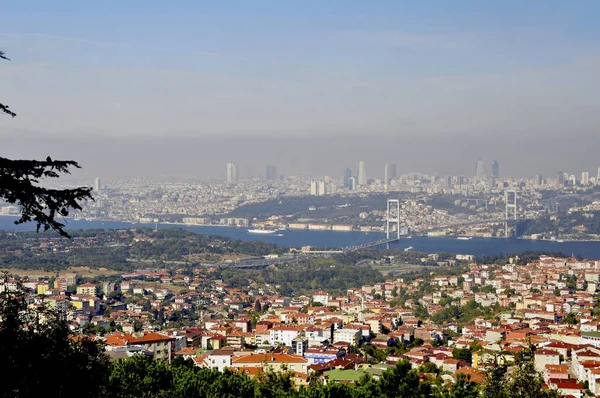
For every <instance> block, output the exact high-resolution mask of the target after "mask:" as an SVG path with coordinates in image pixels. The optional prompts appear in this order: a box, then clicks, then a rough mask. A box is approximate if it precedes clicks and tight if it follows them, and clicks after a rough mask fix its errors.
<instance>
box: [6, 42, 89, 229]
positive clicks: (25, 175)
mask: <svg viewBox="0 0 600 398" xmlns="http://www.w3.org/2000/svg"><path fill="white" fill-rule="evenodd" d="M0 58H2V59H5V60H8V58H7V57H6V56H5V55H4V52H2V51H0ZM0 113H3V114H6V115H9V116H12V117H15V116H16V115H17V114H16V113H14V112H13V111H11V110H10V109H9V107H8V105H4V104H1V103H0ZM71 168H77V169H79V168H81V167H80V166H79V164H78V163H77V162H75V161H73V160H52V159H51V158H50V156H48V157H47V158H46V160H41V161H40V160H12V159H7V158H3V157H0V198H4V200H5V201H6V202H7V203H10V204H16V205H18V206H19V207H20V209H21V218H19V219H18V220H17V221H15V224H22V223H25V222H30V221H34V222H35V223H37V230H38V231H39V230H40V228H43V229H44V231H47V230H49V229H53V230H55V231H57V232H58V233H59V234H61V235H62V236H66V237H69V234H68V233H67V232H65V230H64V227H65V224H64V223H61V222H60V221H57V218H58V217H67V216H68V215H69V210H71V209H74V210H81V205H80V204H79V201H82V200H86V199H92V200H93V197H92V193H91V192H92V188H89V187H79V188H74V189H49V188H45V187H43V186H41V185H39V184H40V181H41V180H43V179H47V178H57V177H59V175H60V174H61V173H64V174H70V169H71Z"/></svg>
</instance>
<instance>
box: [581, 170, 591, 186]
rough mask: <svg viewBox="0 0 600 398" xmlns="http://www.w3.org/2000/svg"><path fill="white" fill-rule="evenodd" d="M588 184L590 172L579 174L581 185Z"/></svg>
mask: <svg viewBox="0 0 600 398" xmlns="http://www.w3.org/2000/svg"><path fill="white" fill-rule="evenodd" d="M589 183H590V172H589V171H584V172H583V173H581V185H587V184H589Z"/></svg>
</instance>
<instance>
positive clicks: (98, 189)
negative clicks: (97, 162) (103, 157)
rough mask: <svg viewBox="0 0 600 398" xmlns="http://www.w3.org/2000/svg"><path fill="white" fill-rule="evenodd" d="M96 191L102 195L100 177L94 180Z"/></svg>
mask: <svg viewBox="0 0 600 398" xmlns="http://www.w3.org/2000/svg"><path fill="white" fill-rule="evenodd" d="M94 191H96V192H98V193H100V191H102V180H101V179H100V178H98V177H96V178H95V179H94Z"/></svg>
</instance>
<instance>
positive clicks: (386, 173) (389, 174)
mask: <svg viewBox="0 0 600 398" xmlns="http://www.w3.org/2000/svg"><path fill="white" fill-rule="evenodd" d="M395 178H396V165H395V164H394V163H391V164H386V165H385V168H384V170H383V183H384V184H388V183H389V182H390V181H391V180H393V179H395Z"/></svg>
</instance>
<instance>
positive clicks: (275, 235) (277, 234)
mask: <svg viewBox="0 0 600 398" xmlns="http://www.w3.org/2000/svg"><path fill="white" fill-rule="evenodd" d="M275 236H283V234H277V235H275Z"/></svg>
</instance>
